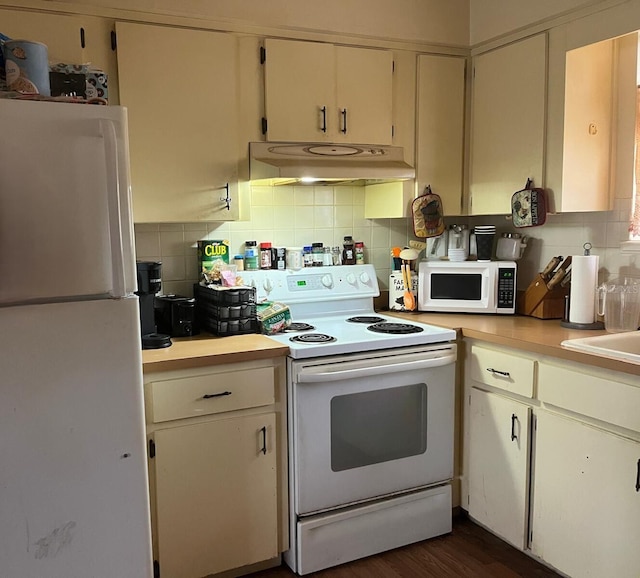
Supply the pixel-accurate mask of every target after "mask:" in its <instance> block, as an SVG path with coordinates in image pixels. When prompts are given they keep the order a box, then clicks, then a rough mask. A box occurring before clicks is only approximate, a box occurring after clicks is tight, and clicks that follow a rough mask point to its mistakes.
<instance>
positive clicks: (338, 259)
mask: <svg viewBox="0 0 640 578" xmlns="http://www.w3.org/2000/svg"><path fill="white" fill-rule="evenodd" d="M331 260H332V261H333V264H334V265H340V264H342V251H341V250H340V247H334V248H333V249H331Z"/></svg>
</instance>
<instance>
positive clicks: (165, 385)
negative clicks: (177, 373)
mask: <svg viewBox="0 0 640 578" xmlns="http://www.w3.org/2000/svg"><path fill="white" fill-rule="evenodd" d="M148 387H150V388H151V410H152V421H153V422H154V423H158V422H162V421H169V420H172V419H181V418H188V417H196V416H201V415H208V414H214V413H222V412H225V411H233V410H237V409H246V408H249V407H259V406H263V405H271V404H273V403H274V401H275V394H274V368H273V367H259V368H256V369H243V370H240V371H228V372H219V373H210V374H207V375H198V376H193V377H183V378H178V379H167V380H162V381H154V382H151V383H149V384H148Z"/></svg>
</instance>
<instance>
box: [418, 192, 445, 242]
mask: <svg viewBox="0 0 640 578" xmlns="http://www.w3.org/2000/svg"><path fill="white" fill-rule="evenodd" d="M411 212H412V213H413V234H414V235H415V236H416V237H419V238H422V239H426V238H427V237H437V236H439V235H442V233H443V232H444V212H443V209H442V199H441V198H440V196H439V195H436V194H435V193H432V192H431V186H430V185H427V186H426V187H425V189H424V193H423V194H422V195H420V196H419V197H418V198H417V199H415V200H414V201H413V203H412V204H411Z"/></svg>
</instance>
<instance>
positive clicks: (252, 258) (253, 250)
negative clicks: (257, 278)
mask: <svg viewBox="0 0 640 578" xmlns="http://www.w3.org/2000/svg"><path fill="white" fill-rule="evenodd" d="M244 268H245V270H246V271H255V270H256V269H258V243H256V242H255V241H245V242H244Z"/></svg>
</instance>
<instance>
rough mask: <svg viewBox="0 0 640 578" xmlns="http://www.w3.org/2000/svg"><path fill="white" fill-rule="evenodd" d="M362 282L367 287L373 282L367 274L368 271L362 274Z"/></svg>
mask: <svg viewBox="0 0 640 578" xmlns="http://www.w3.org/2000/svg"><path fill="white" fill-rule="evenodd" d="M360 281H362V282H363V283H364V284H365V285H366V284H367V283H369V281H371V277H369V273H367V272H366V271H365V272H363V273H360Z"/></svg>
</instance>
